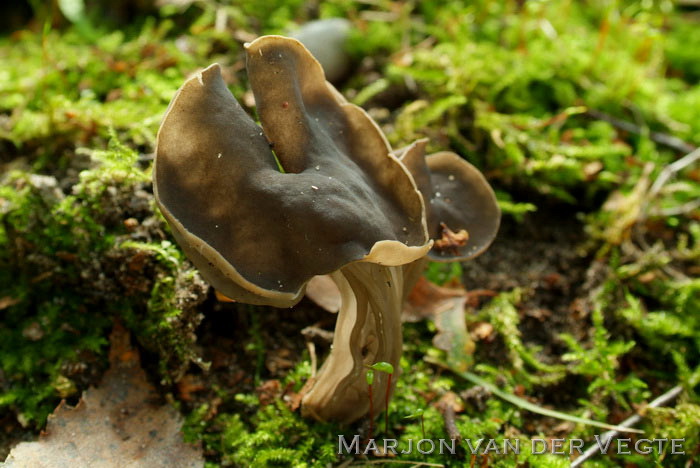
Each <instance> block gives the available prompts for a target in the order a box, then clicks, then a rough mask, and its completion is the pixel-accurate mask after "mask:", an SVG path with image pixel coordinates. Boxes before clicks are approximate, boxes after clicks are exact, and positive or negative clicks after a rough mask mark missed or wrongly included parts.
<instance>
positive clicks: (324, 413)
mask: <svg viewBox="0 0 700 468" xmlns="http://www.w3.org/2000/svg"><path fill="white" fill-rule="evenodd" d="M332 277H333V280H334V281H335V282H336V284H337V285H338V289H340V293H341V297H342V305H341V308H340V311H339V312H338V321H337V323H336V327H335V335H334V338H333V345H332V348H331V353H330V355H329V357H328V359H326V362H325V363H324V364H323V366H322V367H321V369H320V370H319V371H318V373H317V375H316V379H315V381H314V382H313V383H312V387H311V390H310V391H309V392H308V393H307V394H306V396H305V397H304V399H303V402H302V412H303V414H304V415H307V416H312V417H314V418H316V419H319V420H322V421H331V420H332V421H337V422H340V423H346V424H347V423H351V422H353V421H355V420H357V419H359V418H361V417H363V416H365V415H367V413H368V412H369V404H370V402H369V395H368V388H367V382H366V380H365V373H366V371H367V366H369V365H372V364H374V363H376V362H380V361H385V362H388V363H390V364H391V365H392V366H394V368H395V369H399V359H400V358H401V346H402V335H401V309H402V307H403V298H404V272H403V267H401V266H396V267H387V266H382V265H377V264H374V263H366V262H358V263H352V264H349V265H347V266H345V267H344V268H342V269H341V270H340V271H339V272H336V273H334V274H333V275H332ZM388 378H389V376H388V375H387V374H385V373H383V372H378V373H376V374H375V381H374V384H375V385H374V386H375V387H376V388H385V387H387V386H388V385H395V383H396V379H392V380H393V382H392V383H391V384H389V381H388V380H387V379H388ZM392 391H393V387H392V388H391V390H390V391H388V392H386V393H384V392H377V393H375V394H374V395H373V397H374V401H373V402H372V403H373V406H374V407H375V408H384V407H386V404H387V399H388V398H389V397H390V395H391V392H392ZM373 416H374V415H373Z"/></svg>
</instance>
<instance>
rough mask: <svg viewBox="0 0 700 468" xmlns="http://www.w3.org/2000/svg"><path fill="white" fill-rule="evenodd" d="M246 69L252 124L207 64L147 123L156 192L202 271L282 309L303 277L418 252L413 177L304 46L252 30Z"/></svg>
mask: <svg viewBox="0 0 700 468" xmlns="http://www.w3.org/2000/svg"><path fill="white" fill-rule="evenodd" d="M247 69H248V75H249V78H250V83H251V87H252V89H253V93H254V96H255V100H256V104H257V110H258V114H259V117H260V120H261V124H262V128H261V127H260V126H258V125H257V124H256V123H255V122H254V121H253V119H251V118H250V117H249V116H248V114H246V112H245V111H244V110H243V108H242V107H241V106H240V105H239V104H238V102H237V101H236V100H235V98H234V97H233V96H232V95H231V93H230V91H229V90H228V88H227V87H226V84H225V83H224V81H223V79H222V77H221V72H220V67H219V65H216V64H214V65H212V66H210V67H208V68H207V69H205V70H203V71H202V72H200V73H198V74H196V75H195V76H194V77H192V78H190V79H189V80H188V81H187V82H186V83H185V84H184V85H183V86H182V88H180V90H179V91H178V92H177V94H176V96H175V97H174V98H173V101H172V102H171V103H170V106H169V108H168V110H167V111H166V114H165V117H164V119H163V123H162V125H161V128H160V130H159V133H158V142H157V150H156V163H155V168H154V175H153V179H154V187H155V192H156V199H157V202H158V204H159V207H160V208H161V211H162V212H163V215H164V216H165V218H166V220H167V221H168V223H169V224H170V226H171V228H172V230H173V234H174V236H175V238H176V240H177V241H178V243H179V244H180V245H181V247H182V248H183V250H184V251H185V253H186V254H187V255H188V257H189V258H190V259H191V260H192V262H193V263H194V264H195V265H196V266H197V267H198V268H199V269H200V271H201V273H202V275H203V276H204V278H205V279H206V280H207V281H209V282H210V283H211V284H212V285H213V286H214V287H215V288H216V289H218V290H219V291H220V292H222V293H223V294H225V295H227V296H229V297H231V298H232V299H236V300H239V301H241V302H247V303H252V304H267V305H274V306H278V307H287V306H291V305H294V304H295V303H296V302H298V301H299V299H300V298H301V297H302V296H303V294H304V286H305V284H306V282H307V281H308V280H310V279H311V278H312V277H313V276H315V275H321V274H327V273H331V272H333V271H336V270H338V269H340V268H341V267H343V266H344V265H346V264H348V263H351V262H357V261H370V262H373V263H377V264H382V265H390V266H396V265H402V264H405V263H408V262H411V261H414V260H416V259H418V258H421V257H423V256H424V255H425V254H426V253H427V251H428V250H429V248H430V241H429V239H428V237H427V231H426V224H425V209H424V206H423V201H422V197H421V196H420V194H419V192H418V189H417V187H416V185H415V183H414V181H413V178H412V177H411V175H410V174H409V172H408V170H407V169H406V167H405V166H404V165H403V164H401V163H400V162H399V161H398V159H397V158H396V157H395V156H394V155H393V154H392V153H391V148H390V147H389V145H388V143H387V141H386V139H385V138H384V136H383V135H382V134H381V132H380V131H379V129H378V128H377V126H376V124H375V123H374V122H373V121H372V120H371V119H370V118H369V116H367V114H366V113H365V112H364V111H363V110H362V109H360V108H359V107H357V106H355V105H353V104H349V103H347V102H346V101H345V100H344V99H343V98H342V97H341V96H340V94H339V93H338V92H337V91H335V89H334V88H333V87H332V86H331V85H329V84H328V83H327V82H326V81H325V79H324V76H323V71H322V69H321V67H320V65H319V64H318V62H316V60H315V59H314V58H313V57H312V56H311V55H310V54H309V52H308V51H307V50H306V49H305V48H304V46H303V45H301V43H299V42H298V41H296V40H294V39H289V38H284V37H281V36H265V37H261V38H259V39H257V40H255V41H254V42H252V43H251V44H249V45H247ZM273 150H274V153H273ZM278 164H279V166H281V168H282V171H281V170H280V169H279V167H278Z"/></svg>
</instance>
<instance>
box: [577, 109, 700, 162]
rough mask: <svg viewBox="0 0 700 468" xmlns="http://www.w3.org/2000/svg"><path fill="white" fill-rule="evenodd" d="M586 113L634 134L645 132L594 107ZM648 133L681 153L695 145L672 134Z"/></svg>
mask: <svg viewBox="0 0 700 468" xmlns="http://www.w3.org/2000/svg"><path fill="white" fill-rule="evenodd" d="M586 114H587V115H588V116H589V117H592V118H594V119H597V120H603V121H605V122H608V123H609V124H610V125H612V126H613V127H616V128H619V129H620V130H624V131H625V132H629V133H634V134H635V135H642V134H644V133H646V132H645V131H644V129H643V128H642V127H640V126H638V125H635V124H633V123H632V122H627V121H626V120H622V119H618V118H616V117H613V116H611V115H608V114H606V113H604V112H600V111H597V110H594V109H588V110H587V111H586ZM648 135H649V138H650V139H651V141H653V142H655V143H658V144H660V145H664V146H668V147H669V148H672V149H674V150H676V151H679V152H681V153H690V152H691V151H694V150H695V149H696V148H695V146H693V145H691V144H689V143H686V142H685V141H683V140H681V139H680V138H677V137H674V136H672V135H667V134H666V133H661V132H649V133H648Z"/></svg>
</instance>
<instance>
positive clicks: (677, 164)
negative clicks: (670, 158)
mask: <svg viewBox="0 0 700 468" xmlns="http://www.w3.org/2000/svg"><path fill="white" fill-rule="evenodd" d="M698 159H700V148H695V149H694V150H692V151H690V152H689V153H688V154H686V155H685V156H683V157H682V158H680V159H678V160H676V161H674V162H672V163H671V164H669V165H668V166H666V167H664V168H663V170H662V171H661V173H660V174H659V176H658V177H657V178H656V180H655V181H654V183H653V184H652V185H651V188H650V189H649V193H648V195H647V197H648V199H652V198H654V197H655V196H656V194H657V193H659V191H660V190H661V188H662V187H663V186H664V184H666V182H668V180H669V179H670V178H671V176H672V175H673V174H675V173H676V172H678V171H681V170H683V169H685V168H686V167H688V166H690V165H691V164H693V163H694V162H695V161H697V160H698Z"/></svg>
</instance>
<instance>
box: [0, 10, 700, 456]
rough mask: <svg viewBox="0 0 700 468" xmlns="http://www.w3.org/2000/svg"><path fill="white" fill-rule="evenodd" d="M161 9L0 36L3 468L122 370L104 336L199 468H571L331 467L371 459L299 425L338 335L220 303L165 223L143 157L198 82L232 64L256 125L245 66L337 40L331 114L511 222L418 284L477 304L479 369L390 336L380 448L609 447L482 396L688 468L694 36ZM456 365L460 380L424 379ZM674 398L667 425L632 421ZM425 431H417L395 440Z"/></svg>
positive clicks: (677, 24) (507, 18) (630, 19)
mask: <svg viewBox="0 0 700 468" xmlns="http://www.w3.org/2000/svg"><path fill="white" fill-rule="evenodd" d="M58 3H59V4H62V2H58ZM66 3H68V2H66ZM238 3H241V2H238ZM76 4H78V5H82V2H76ZM117 4H118V5H122V4H121V3H119V2H117ZM123 5H130V3H129V2H124V4H123ZM159 5H160V6H159V7H157V8H155V7H154V8H153V9H145V10H139V11H137V12H134V11H132V10H130V9H129V8H127V7H126V6H124V7H123V8H121V7H120V6H111V7H104V8H103V9H96V10H89V9H88V10H84V9H80V8H79V9H77V10H70V9H68V10H66V8H67V7H65V5H64V7H63V8H64V10H63V11H62V12H59V11H54V12H51V11H48V10H47V11H35V12H34V16H33V19H31V20H27V22H26V24H24V25H23V26H22V27H21V28H17V29H16V30H13V31H11V32H7V33H6V35H5V36H4V37H2V38H0V60H2V63H3V69H2V70H0V459H4V458H5V456H7V454H8V453H9V452H10V450H11V449H12V447H13V446H15V444H17V443H18V442H22V441H31V440H36V439H37V437H38V434H39V432H40V431H41V430H42V429H44V428H45V427H46V424H47V418H48V416H49V415H50V414H51V413H53V412H54V410H55V408H56V407H57V406H58V404H59V403H60V402H61V400H65V401H66V402H67V403H68V404H69V405H76V404H78V402H79V401H80V400H81V395H83V394H84V392H85V391H86V390H87V389H88V388H90V387H97V388H98V391H99V389H100V388H101V387H100V386H101V385H102V386H108V383H105V381H106V382H109V380H108V379H107V378H106V377H105V376H106V375H110V372H112V374H114V373H117V372H118V369H119V366H118V365H116V364H115V362H116V361H114V359H111V360H110V358H109V350H110V340H109V336H110V334H111V333H112V330H113V328H114V327H115V323H116V324H119V325H117V328H119V326H123V327H124V328H125V329H126V330H127V331H128V333H130V336H131V343H132V344H133V346H134V347H135V349H136V350H137V352H138V353H139V354H140V356H141V361H140V362H141V366H142V367H143V369H144V370H145V376H146V377H145V379H146V382H147V383H142V384H139V385H143V388H144V389H145V388H146V387H148V388H149V389H150V388H152V390H144V391H149V392H150V391H152V392H155V393H154V395H157V397H158V398H157V400H158V402H159V405H161V406H164V407H167V408H170V409H173V410H174V416H173V415H168V416H167V417H168V418H173V424H182V430H181V434H182V435H183V437H184V439H185V440H186V441H187V442H189V443H193V444H195V446H196V447H197V450H201V454H202V455H200V456H203V457H204V460H206V463H207V464H208V466H270V465H276V466H319V467H321V466H324V467H325V466H328V464H331V465H338V464H342V465H343V466H348V465H349V464H352V465H362V464H363V463H367V462H383V463H384V462H386V463H388V462H391V461H393V462H415V463H416V465H420V464H421V463H423V464H432V465H426V466H465V463H466V464H471V466H503V467H506V466H508V467H511V466H538V467H539V466H542V467H555V466H568V464H569V462H570V460H569V457H568V456H562V455H551V454H548V455H547V454H545V455H538V454H532V453H531V450H530V449H529V448H528V447H529V445H528V444H524V446H523V447H524V450H523V453H522V454H520V455H517V456H516V455H513V454H495V453H492V454H489V455H488V456H483V455H481V454H479V455H478V456H472V455H471V454H470V453H469V450H468V448H466V447H465V446H464V445H462V446H460V449H459V450H458V453H457V455H455V456H452V455H440V454H437V453H436V454H432V455H421V454H416V453H414V454H410V455H399V456H397V457H396V458H392V459H387V458H382V457H373V456H370V457H369V458H370V460H367V459H365V458H363V457H362V456H357V457H355V458H352V457H349V456H348V455H338V453H337V451H338V436H339V435H340V434H344V435H345V436H347V437H348V438H352V435H353V434H363V435H366V434H367V430H368V421H367V420H363V421H360V422H358V423H356V424H353V425H351V426H349V427H339V426H336V425H333V424H325V423H323V424H322V423H317V422H314V421H311V420H306V419H304V418H302V417H301V415H300V414H299V410H298V403H299V402H298V398H299V392H300V391H301V388H302V387H303V385H304V383H305V381H306V380H307V379H308V377H309V376H310V374H311V361H312V357H313V356H312V354H315V355H317V357H318V360H319V362H322V360H323V358H324V357H325V356H326V355H327V353H328V348H329V341H328V339H327V336H328V333H324V331H326V332H331V331H332V330H333V327H334V322H335V315H333V314H330V313H328V312H326V311H325V310H323V309H322V308H321V307H319V306H317V305H316V304H315V303H314V302H313V301H312V300H310V299H308V298H305V299H303V300H302V301H301V302H300V303H299V304H298V305H297V306H295V307H294V308H292V309H275V308H272V307H255V306H248V305H244V304H238V303H230V302H222V301H220V300H219V299H217V297H216V295H215V293H214V291H213V289H212V288H211V287H209V286H208V285H207V284H206V283H205V282H204V281H203V280H202V278H201V277H200V275H199V273H198V272H197V271H196V269H195V268H194V267H193V266H192V264H191V263H190V262H189V261H188V260H187V259H186V257H185V256H184V254H183V253H182V251H181V250H180V248H179V247H178V246H177V244H176V243H175V240H174V239H173V237H172V234H171V232H170V230H169V228H168V226H167V224H166V223H165V221H164V219H163V218H162V216H161V214H160V213H159V211H158V209H157V207H156V205H155V201H154V197H153V188H152V184H151V168H152V161H153V153H154V150H155V135H156V132H157V130H158V127H159V124H160V120H161V118H162V115H163V113H164V111H165V109H166V107H167V105H168V103H169V102H170V99H171V98H172V97H173V95H174V93H175V91H176V90H177V89H178V88H179V86H180V85H181V84H182V83H183V82H184V80H185V79H186V77H187V76H189V75H190V74H191V73H193V72H195V71H197V70H199V69H201V68H204V67H206V66H207V65H209V64H210V63H213V62H218V63H220V64H221V65H222V69H223V74H224V78H225V80H226V82H227V84H228V85H229V87H230V89H231V91H232V93H233V94H234V96H235V97H236V98H237V99H238V100H239V102H241V103H242V105H243V106H244V108H245V109H246V110H247V111H249V112H250V113H251V115H255V110H254V107H253V104H252V102H251V99H250V98H251V95H250V91H249V86H248V81H247V76H246V73H245V56H244V49H243V43H244V42H246V41H248V40H250V39H251V38H254V37H256V36H257V35H262V34H283V33H286V32H287V31H289V30H290V29H293V28H294V27H296V26H298V25H300V24H303V23H304V22H306V21H310V20H313V19H317V18H319V17H320V18H329V17H344V18H348V19H349V20H350V22H351V24H352V30H351V33H350V36H349V39H348V54H347V56H346V57H345V59H346V60H347V63H348V65H349V67H350V72H349V74H348V76H346V77H345V78H344V79H343V80H341V81H340V83H337V87H338V89H339V90H340V91H341V92H342V93H343V94H344V95H345V96H346V97H348V99H349V100H350V101H351V102H354V103H356V104H358V105H360V106H362V107H363V108H365V109H366V110H367V111H368V112H369V114H370V115H372V116H373V117H374V118H375V119H376V120H377V122H378V123H379V125H380V126H381V127H382V129H383V130H384V132H385V133H386V135H387V137H388V139H389V141H390V143H391V144H392V146H393V147H394V148H400V147H403V146H405V145H407V144H409V143H410V142H411V141H413V140H415V139H417V138H423V137H427V138H429V140H430V143H429V146H428V150H429V152H435V151H440V150H452V151H455V152H457V153H458V154H460V155H461V156H463V157H464V158H465V159H467V160H468V161H469V162H471V163H472V164H474V165H475V166H477V167H478V168H479V169H480V170H481V171H482V172H483V173H484V174H485V176H486V178H487V179H488V180H489V182H490V183H491V184H492V185H493V187H494V188H495V190H496V193H497V197H498V200H499V204H500V206H501V210H502V212H503V219H502V223H501V229H500V231H499V234H498V237H497V238H496V240H495V241H494V243H493V245H492V246H491V247H490V249H489V250H488V251H487V252H486V253H484V254H483V255H481V256H480V257H478V258H477V259H475V260H473V261H471V262H466V263H464V264H462V265H451V266H450V265H447V266H446V265H443V264H437V263H435V264H430V265H429V266H428V268H427V270H426V275H425V277H426V279H427V280H429V281H431V282H432V283H435V284H439V285H445V286H448V287H450V286H451V287H455V286H459V285H463V286H464V287H465V288H466V291H467V297H468V300H467V301H466V307H465V308H464V310H463V311H462V310H460V314H461V313H462V312H463V313H464V319H465V323H466V327H465V329H464V330H462V331H461V332H462V334H463V335H464V336H465V337H467V339H468V340H470V341H471V342H473V345H474V346H473V349H472V348H469V349H470V350H471V351H469V352H468V353H467V354H468V355H466V354H465V355H459V356H454V355H450V354H449V351H445V350H444V349H441V348H440V347H438V346H436V345H435V344H434V342H433V338H434V336H435V335H436V333H439V332H440V330H439V326H438V325H436V323H435V322H434V320H430V319H427V320H420V321H417V322H412V323H405V324H404V354H403V358H402V360H401V369H400V373H401V377H400V378H399V381H398V384H397V389H396V394H395V396H394V398H393V400H392V403H391V406H390V410H391V411H390V418H389V425H388V428H384V425H383V423H382V424H379V426H380V427H378V428H377V431H378V432H379V433H378V434H376V437H378V438H396V439H398V440H399V444H401V445H402V446H405V443H406V441H407V440H408V439H414V440H417V439H420V438H422V437H423V430H424V431H425V434H427V435H428V436H429V437H430V438H433V439H438V438H447V434H448V432H447V429H446V426H445V423H446V421H445V418H446V416H445V414H446V413H445V411H444V404H445V401H452V402H453V409H454V410H455V414H454V415H453V416H450V415H448V416H447V419H448V420H450V421H448V422H453V423H454V427H456V429H457V431H458V432H459V433H460V434H461V436H462V437H463V438H464V439H471V440H476V439H481V438H483V439H495V440H497V441H499V443H502V441H503V440H505V439H520V440H522V441H529V440H531V439H532V438H543V439H552V438H563V439H567V442H565V445H564V450H565V451H566V453H567V454H568V451H569V449H568V444H569V442H568V441H570V440H572V439H583V440H585V441H586V442H587V445H588V444H590V443H593V441H594V435H596V434H601V433H602V432H604V429H600V428H598V427H594V426H591V425H588V424H581V423H575V422H572V421H568V420H562V419H559V418H554V417H550V416H545V415H541V414H537V413H534V412H530V411H527V410H526V409H525V408H524V407H523V406H522V405H520V404H517V403H516V404H513V403H512V402H508V401H505V400H504V399H502V398H501V395H500V394H497V393H498V392H493V391H491V390H490V389H492V388H493V387H492V386H495V387H496V388H497V389H498V390H500V391H501V392H505V394H507V395H510V396H512V397H516V398H519V399H520V400H518V401H521V402H522V401H523V400H524V401H526V402H527V403H530V404H534V405H536V406H537V407H539V408H542V409H545V410H557V411H561V412H565V413H568V414H570V415H574V416H578V417H583V418H587V419H592V420H596V421H602V422H605V423H608V424H619V423H621V422H622V421H623V420H625V419H626V418H628V417H630V416H632V415H634V414H635V413H640V414H642V415H643V416H644V417H643V418H642V420H641V422H639V423H638V424H637V425H636V428H637V429H639V430H641V431H644V434H643V436H642V435H640V434H630V435H626V436H625V437H632V439H633V441H635V440H639V439H640V438H648V439H654V438H657V439H659V438H667V439H670V438H675V439H684V441H685V442H684V448H685V454H682V455H678V454H672V453H671V449H670V447H668V446H666V447H664V448H663V449H661V450H653V451H652V452H651V453H649V454H642V453H635V452H633V453H631V454H627V455H623V454H613V453H608V454H606V455H597V456H595V457H593V458H592V459H591V461H590V462H588V463H589V464H590V466H610V467H613V466H622V465H624V466H672V467H675V466H677V467H681V466H683V467H685V466H692V465H693V463H694V462H695V460H696V458H697V456H698V451H699V450H700V445H699V444H700V397H699V396H698V391H700V280H699V279H698V278H699V277H700V267H699V266H698V265H700V207H699V206H698V199H700V166H698V162H697V161H698V159H699V158H698V157H697V156H695V155H696V154H697V153H694V149H695V148H696V147H697V146H698V145H700V35H699V34H698V30H700V10H698V9H697V8H694V7H692V6H688V7H682V6H677V5H674V4H673V3H672V2H644V1H641V2H626V3H625V5H624V6H621V5H618V4H614V5H608V3H606V2H585V3H582V2H571V1H566V0H560V1H552V2H527V3H524V4H523V3H522V2H516V1H513V2H510V1H508V2H488V1H483V2H473V3H471V4H470V5H468V6H465V5H463V4H462V2H440V6H438V5H437V3H434V2H417V1H409V0H407V1H398V2H383V1H378V2H368V1H361V2H352V1H340V0H337V1H330V2H321V3H317V2H303V1H300V0H286V1H284V2H277V4H276V5H274V6H272V5H268V4H265V6H260V5H257V6H254V5H253V3H251V4H250V5H247V4H245V3H243V4H242V5H239V6H225V5H223V4H220V3H218V2H213V1H202V2H192V3H190V2H175V1H162V2H160V3H159ZM107 9H113V10H109V11H107ZM101 17H110V18H117V19H116V20H115V22H114V24H102V23H101V22H98V21H96V18H101ZM98 24H99V26H98ZM427 315H430V314H427ZM433 319H434V318H433ZM310 326H313V327H314V329H315V330H316V331H315V332H314V333H312V334H311V335H310V334H309V333H308V331H306V332H303V330H305V329H307V327H310ZM318 330H321V331H320V332H319V331H318ZM113 336H115V335H113ZM113 340H114V339H113ZM127 341H128V338H127ZM310 343H313V345H311V344H310ZM122 344H123V343H122ZM118 349H122V352H123V353H126V354H129V356H131V354H130V353H131V351H124V349H126V348H123V347H122V348H118ZM454 359H458V360H460V359H461V360H462V362H465V363H468V368H467V369H465V368H461V367H458V366H454V365H452V366H450V365H449V364H448V365H447V367H445V366H443V365H442V364H436V363H445V362H448V363H449V362H455V361H454ZM128 362H132V361H128ZM134 362H135V361H134ZM136 367H138V366H136ZM110 368H111V369H113V371H110V372H107V370H108V369H110ZM115 369H116V370H115ZM465 370H466V371H467V372H468V373H469V375H470V376H477V378H480V379H482V382H483V381H485V382H486V384H482V385H475V384H473V383H470V382H469V380H468V378H463V377H464V372H465ZM677 386H678V387H679V388H680V393H679V395H678V396H677V397H676V398H674V399H671V400H670V401H668V402H667V403H666V405H665V406H664V407H659V408H649V407H647V405H648V404H649V402H651V401H652V400H653V399H654V398H656V397H658V396H660V395H663V394H665V393H667V392H669V391H672V390H673V389H674V388H675V387H677ZM98 395H99V393H98ZM88 396H89V392H88V394H86V396H84V397H83V398H84V399H85V400H87V399H88ZM161 406H158V408H160V407H161ZM56 414H57V416H55V417H54V419H53V420H59V421H60V420H62V419H61V418H63V417H64V416H61V415H65V414H66V413H65V412H63V413H62V412H61V410H57V411H56ZM168 414H169V413H168ZM417 414H422V424H421V418H418V417H413V418H407V417H408V416H411V415H413V416H416V415H417ZM48 419H49V421H51V420H52V418H48ZM451 419H454V421H451ZM421 426H423V428H422V427H421ZM188 453H189V452H188ZM188 456H189V455H188ZM572 458H575V456H574V457H572ZM586 466H588V465H586Z"/></svg>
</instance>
